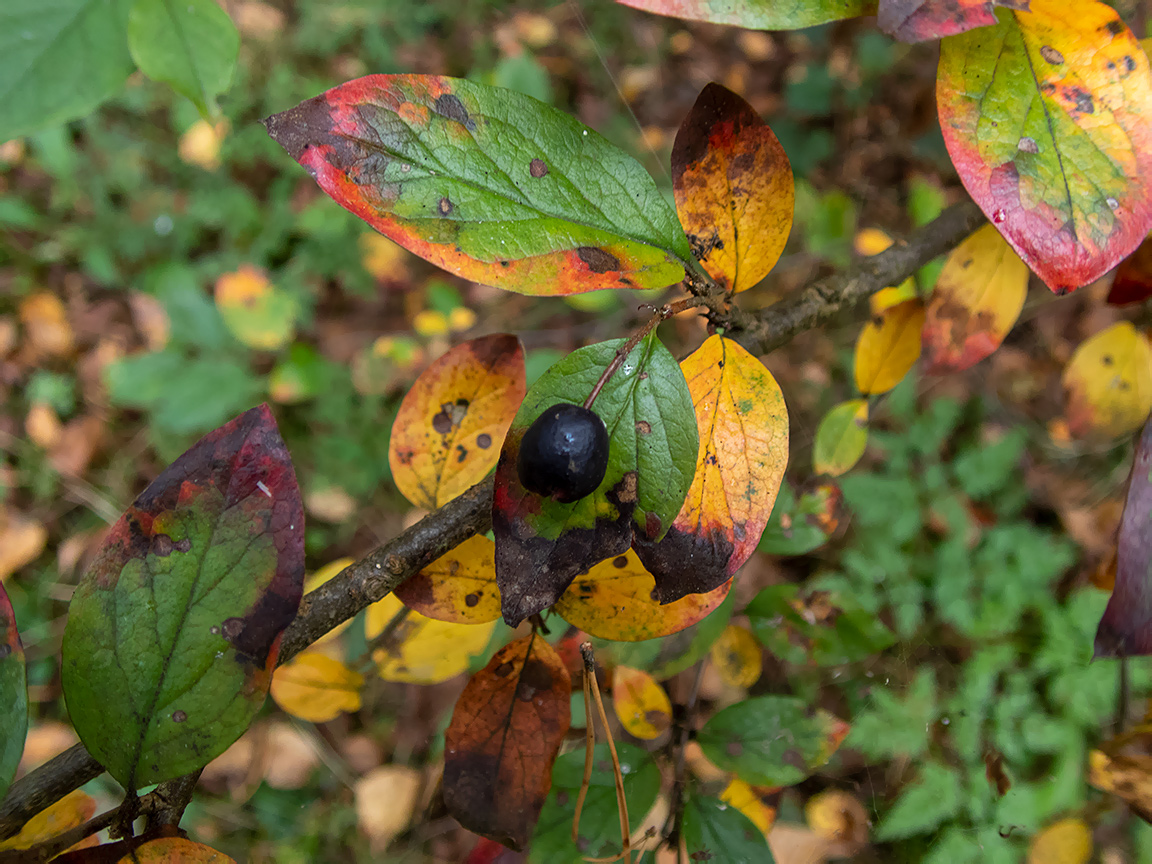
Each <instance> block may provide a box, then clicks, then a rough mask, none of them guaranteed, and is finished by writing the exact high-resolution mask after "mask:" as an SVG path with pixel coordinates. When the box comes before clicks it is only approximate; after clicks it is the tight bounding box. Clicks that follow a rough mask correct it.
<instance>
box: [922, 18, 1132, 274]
mask: <svg viewBox="0 0 1152 864" xmlns="http://www.w3.org/2000/svg"><path fill="white" fill-rule="evenodd" d="M1029 8H1030V10H1031V11H1029V12H1018V11H1006V10H1004V9H1000V10H998V11H997V13H996V16H997V22H998V23H997V24H996V25H995V26H994V27H981V28H978V29H976V30H970V31H968V32H967V33H962V34H960V35H957V36H949V37H948V38H946V39H944V41H943V42H942V43H941V45H940V67H939V72H938V75H937V86H936V101H937V106H938V109H939V114H940V127H941V131H942V132H943V133H944V142H945V144H946V145H947V147H948V153H949V154H950V155H951V157H952V162H953V163H954V164H955V166H956V170H957V171H958V172H959V174H960V179H961V180H962V181H963V183H964V186H965V187H966V188H967V189H968V192H969V193H970V194H971V195H972V197H973V199H975V201H976V203H977V204H979V205H980V207H981V209H983V210H984V212H985V213H986V214H987V215H988V218H989V219H991V220H992V223H993V224H994V225H995V226H996V228H997V229H998V230H999V231H1000V233H1001V234H1003V235H1004V238H1005V239H1006V240H1007V241H1008V242H1009V243H1010V244H1011V246H1012V248H1013V249H1015V250H1016V252H1017V253H1018V254H1019V255H1020V257H1021V258H1022V259H1024V263H1026V264H1027V265H1028V266H1029V267H1031V268H1032V270H1033V271H1034V272H1035V273H1036V274H1037V275H1038V276H1039V277H1040V278H1041V279H1043V280H1044V281H1045V282H1046V283H1047V284H1048V287H1049V288H1051V289H1052V290H1053V291H1056V292H1060V293H1062V292H1065V291H1071V290H1073V289H1075V288H1078V287H1080V286H1081V285H1086V284H1087V283H1089V282H1092V281H1093V280H1095V279H1098V278H1099V277H1101V276H1103V275H1104V274H1105V273H1107V272H1108V271H1109V270H1111V269H1112V268H1113V267H1115V266H1116V264H1117V262H1119V261H1120V259H1121V258H1123V257H1124V256H1126V255H1128V254H1129V253H1130V252H1131V251H1132V250H1133V249H1135V248H1136V247H1137V246H1138V245H1139V244H1140V241H1141V240H1143V239H1144V236H1145V235H1146V234H1147V233H1148V231H1149V229H1150V228H1152V75H1150V74H1149V67H1148V57H1147V56H1146V55H1145V54H1144V52H1143V51H1142V50H1141V49H1140V45H1139V44H1138V43H1137V41H1136V38H1135V37H1134V36H1133V35H1132V32H1131V31H1130V30H1129V29H1128V28H1127V27H1126V26H1125V25H1124V23H1123V22H1122V21H1121V20H1120V17H1119V16H1118V15H1117V14H1116V12H1115V11H1114V10H1112V9H1111V8H1109V7H1108V6H1106V5H1104V4H1103V3H1099V2H1096V0H1029Z"/></svg>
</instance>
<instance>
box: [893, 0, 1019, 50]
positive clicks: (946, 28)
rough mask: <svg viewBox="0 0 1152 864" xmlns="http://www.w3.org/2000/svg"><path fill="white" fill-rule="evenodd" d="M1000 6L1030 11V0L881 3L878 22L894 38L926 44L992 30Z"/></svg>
mask: <svg viewBox="0 0 1152 864" xmlns="http://www.w3.org/2000/svg"><path fill="white" fill-rule="evenodd" d="M997 6H1003V7H1005V8H1009V9H1018V10H1022V11H1027V9H1028V0H880V7H879V9H878V10H877V14H876V23H877V24H879V25H880V29H881V30H883V31H884V32H885V33H887V34H888V35H889V36H891V37H892V38H893V39H899V40H900V41H901V42H925V41H927V40H929V39H943V38H944V37H945V36H955V35H956V34H957V33H964V32H965V31H967V30H971V29H973V28H974V27H990V26H992V25H993V24H995V23H996V13H995V11H994V10H995V8H996V7H997Z"/></svg>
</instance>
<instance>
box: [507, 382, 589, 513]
mask: <svg viewBox="0 0 1152 864" xmlns="http://www.w3.org/2000/svg"><path fill="white" fill-rule="evenodd" d="M516 470H517V471H518V472H519V474H520V482H521V483H522V484H523V486H524V488H525V489H527V490H529V491H531V492H535V493H536V494H537V495H543V496H545V497H549V498H552V499H554V500H556V501H559V502H560V503H562V504H571V503H572V502H573V501H579V500H580V499H581V498H583V497H584V496H585V495H589V494H591V493H592V492H593V491H595V489H596V487H597V486H599V485H600V482H601V481H602V480H603V479H604V472H605V471H607V470H608V430H607V429H605V428H604V421H603V420H601V419H600V418H599V417H598V416H597V415H596V414H595V412H593V411H591V410H590V409H588V408H584V407H583V406H580V405H569V404H567V403H564V402H562V403H560V404H559V405H553V406H552V407H551V408H547V409H545V411H544V413H543V414H541V415H540V416H539V417H537V418H536V419H535V420H534V421H533V422H532V425H531V426H529V427H528V431H527V432H525V433H524V437H523V438H522V439H521V441H520V456H519V458H518V459H517V460H516Z"/></svg>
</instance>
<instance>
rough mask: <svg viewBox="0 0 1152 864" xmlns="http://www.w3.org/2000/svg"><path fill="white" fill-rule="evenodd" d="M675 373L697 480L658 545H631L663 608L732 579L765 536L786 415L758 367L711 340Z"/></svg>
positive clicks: (636, 541) (782, 463) (768, 376)
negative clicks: (688, 420)
mask: <svg viewBox="0 0 1152 864" xmlns="http://www.w3.org/2000/svg"><path fill="white" fill-rule="evenodd" d="M680 368H681V369H682V370H683V372H684V378H685V379H686V380H687V382H688V390H689V392H690V393H691V394H692V404H693V406H694V407H695V409H696V425H697V428H698V430H699V434H700V449H699V451H698V454H697V458H696V474H695V476H694V477H693V479H692V486H691V487H690V488H689V490H688V496H687V497H686V498H685V500H684V506H683V507H682V508H681V510H680V513H679V515H677V517H676V519H675V521H673V523H672V527H671V528H670V529H669V530H668V534H667V535H666V536H665V537H664V539H663V540H661V541H660V542H659V543H650V542H648V541H646V540H644V539H643V538H642V537H640V536H639V535H637V536H635V537H634V538H633V541H632V545H633V548H635V549H636V552H637V554H638V555H639V556H640V560H641V561H642V562H644V566H645V567H647V568H648V570H649V572H651V573H653V574H654V575H655V576H657V577H658V578H657V580H656V584H657V590H658V591H659V592H660V593H659V596H658V599H659V600H660V602H662V603H670V602H672V601H674V600H678V599H680V598H681V597H683V596H685V595H686V594H693V593H704V592H708V591H712V590H714V589H716V588H718V587H719V586H721V585H723V584H724V583H725V582H727V581H728V580H729V579H731V578H732V576H733V575H734V574H735V573H736V571H737V570H739V569H740V567H741V565H743V563H744V562H745V561H747V560H748V556H750V555H751V554H752V552H753V550H755V548H756V544H757V543H758V542H759V540H760V535H761V534H762V533H763V532H764V526H765V525H766V524H767V523H768V517H769V515H771V513H772V505H773V504H774V503H775V502H776V493H777V492H778V491H779V489H780V481H781V479H783V477H784V468H785V467H786V466H787V464H788V408H787V407H786V406H785V404H784V396H783V395H782V394H781V393H780V387H779V385H777V383H776V379H775V378H773V377H772V373H771V372H769V371H768V370H767V369H766V368H765V366H764V364H763V363H761V362H760V361H759V360H757V359H756V358H755V357H753V356H752V355H751V354H749V353H748V352H747V351H746V350H744V348H742V347H741V346H740V345H739V344H737V343H736V342H733V341H732V340H731V339H725V338H723V337H722V336H718V335H716V336H710V337H709V338H708V339H707V341H705V342H704V344H703V345H701V346H700V347H699V348H698V349H697V350H696V351H695V352H693V353H692V354H690V355H689V356H688V357H687V358H685V359H684V362H682V363H681V364H680Z"/></svg>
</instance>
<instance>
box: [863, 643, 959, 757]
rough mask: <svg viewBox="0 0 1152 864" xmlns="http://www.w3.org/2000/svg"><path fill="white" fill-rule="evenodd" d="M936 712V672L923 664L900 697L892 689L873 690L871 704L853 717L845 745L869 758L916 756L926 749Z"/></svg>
mask: <svg viewBox="0 0 1152 864" xmlns="http://www.w3.org/2000/svg"><path fill="white" fill-rule="evenodd" d="M937 713H938V711H937V708H936V675H935V672H934V671H933V669H932V667H931V666H922V667H921V668H920V669H918V670H917V672H916V677H915V679H913V681H912V684H911V685H910V686H909V687H908V690H907V692H906V693H905V694H904V696H903V698H901V697H900V696H898V695H897V694H896V693H895V692H893V691H892V690H885V689H876V690H874V691H873V697H872V704H871V706H869V708H868V709H867V710H865V711H863V712H861V713H859V714H857V715H856V717H855V718H853V720H852V731H851V732H850V733H849V735H848V741H847V746H849V747H852V748H855V749H857V750H860V751H861V752H862V753H864V754H865V755H866V756H870V757H872V758H879V757H883V756H905V757H909V758H913V759H915V758H916V757H917V756H920V755H921V754H923V753H924V752H926V751H927V749H928V733H929V731H930V727H931V725H932V723H933V721H934V720H935V719H936V716H937Z"/></svg>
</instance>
